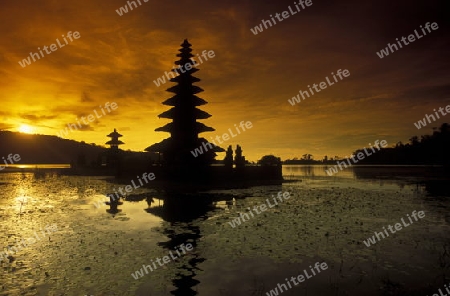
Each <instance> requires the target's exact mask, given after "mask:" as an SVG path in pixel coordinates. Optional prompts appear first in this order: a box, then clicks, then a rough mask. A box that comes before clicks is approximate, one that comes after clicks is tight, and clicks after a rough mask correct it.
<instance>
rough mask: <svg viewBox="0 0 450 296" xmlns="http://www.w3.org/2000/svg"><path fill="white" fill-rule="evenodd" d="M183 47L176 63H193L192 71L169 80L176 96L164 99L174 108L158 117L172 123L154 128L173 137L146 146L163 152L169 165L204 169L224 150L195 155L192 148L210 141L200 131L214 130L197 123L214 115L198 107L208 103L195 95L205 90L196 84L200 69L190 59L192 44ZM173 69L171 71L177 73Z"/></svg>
mask: <svg viewBox="0 0 450 296" xmlns="http://www.w3.org/2000/svg"><path fill="white" fill-rule="evenodd" d="M181 46H182V48H181V49H180V50H179V51H180V53H179V54H177V56H178V57H180V59H179V60H178V61H176V62H175V64H176V65H179V66H183V67H185V65H187V64H190V65H191V67H185V69H186V68H190V69H189V70H185V71H184V73H180V75H179V76H175V75H174V77H173V78H171V79H170V81H171V82H175V83H177V85H175V86H173V87H171V88H169V89H167V91H169V92H172V93H174V94H175V95H174V96H173V97H171V98H169V99H167V100H166V101H164V102H163V104H164V105H167V106H172V108H171V109H169V110H167V111H165V112H163V113H161V114H160V115H159V118H167V119H172V122H170V123H168V124H166V125H164V126H163V127H159V128H157V129H155V131H158V132H168V133H170V138H167V139H165V140H163V141H161V142H159V143H156V144H153V145H151V146H150V147H147V148H146V149H145V150H146V151H149V152H157V153H160V154H162V155H163V159H164V164H165V165H166V166H170V167H174V168H175V167H178V168H181V167H189V168H191V169H192V168H202V167H205V166H209V165H211V164H212V163H213V162H214V159H215V157H216V152H224V151H225V150H224V149H223V148H221V147H218V146H214V145H212V144H210V145H212V149H209V150H208V151H205V152H204V153H203V154H200V155H198V156H197V157H193V155H192V153H191V151H193V150H194V149H195V148H198V147H201V146H202V145H203V143H207V142H208V141H207V140H206V139H204V138H199V134H200V133H203V132H212V131H215V129H213V128H211V127H209V126H206V125H204V124H203V123H200V122H198V121H197V120H201V119H207V118H209V117H211V115H210V114H208V113H207V112H205V111H203V110H200V109H198V108H197V107H198V106H202V105H205V104H207V102H206V101H205V100H203V99H201V98H199V97H197V96H196V94H198V93H200V92H202V91H203V89H201V88H200V87H198V86H196V85H193V84H194V83H195V82H198V81H200V79H198V78H197V77H194V76H193V75H192V74H193V73H195V72H197V71H198V69H196V68H195V62H194V61H193V60H191V58H192V57H194V55H193V54H192V53H191V52H192V49H191V44H190V43H189V42H188V41H187V40H184V42H183V44H181ZM175 71H176V70H175V69H172V72H175Z"/></svg>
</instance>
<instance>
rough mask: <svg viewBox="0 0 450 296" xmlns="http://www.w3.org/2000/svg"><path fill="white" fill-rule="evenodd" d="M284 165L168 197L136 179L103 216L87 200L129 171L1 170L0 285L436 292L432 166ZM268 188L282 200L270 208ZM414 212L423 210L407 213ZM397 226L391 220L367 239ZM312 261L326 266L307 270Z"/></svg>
mask: <svg viewBox="0 0 450 296" xmlns="http://www.w3.org/2000/svg"><path fill="white" fill-rule="evenodd" d="M284 175H285V176H286V179H300V180H301V181H295V182H292V183H286V184H284V185H282V186H265V187H262V186H261V187H253V188H249V189H239V190H220V191H219V190H217V191H210V192H205V193H201V194H199V195H196V196H181V197H180V196H167V195H165V194H164V192H156V191H154V190H152V189H148V188H139V189H135V190H133V192H132V193H130V194H129V196H128V197H127V201H124V203H123V205H120V206H119V209H120V210H121V211H120V212H118V213H110V212H108V211H107V210H108V207H106V206H101V207H100V208H96V207H95V206H94V205H93V204H94V203H95V202H97V201H102V200H103V195H104V193H107V192H114V189H116V190H118V188H119V187H120V186H124V185H128V184H130V182H131V180H128V181H127V180H126V181H125V184H122V185H120V184H115V183H113V182H111V180H109V179H108V178H106V177H104V178H102V177H95V178H94V177H76V176H62V177H60V176H56V175H51V174H50V175H45V176H42V175H37V176H36V175H34V174H33V173H3V174H0V190H1V191H0V192H1V193H0V250H3V249H4V248H6V250H4V251H6V252H7V253H8V254H5V253H3V255H0V260H1V262H0V267H1V273H0V295H95V296H97V295H204V296H210V295H242V296H245V295H276V294H275V290H273V289H275V288H277V289H279V288H280V287H281V288H282V289H283V290H284V292H283V293H282V295H432V294H433V293H439V292H438V289H441V290H442V291H443V292H444V293H445V287H444V284H448V283H449V282H450V272H449V267H450V235H449V230H450V229H449V222H450V213H449V211H448V209H449V198H450V194H449V186H448V183H449V181H450V180H449V179H446V178H444V177H443V175H442V173H441V171H440V169H439V168H428V167H421V168H410V167H378V168H374V167H366V168H361V167H358V168H354V169H353V168H349V169H346V170H344V171H342V172H340V173H338V174H336V175H335V176H332V177H330V176H328V175H326V173H325V172H324V167H320V166H313V167H311V166H286V167H284ZM156 178H157V176H156ZM278 192H282V193H285V192H289V193H290V197H289V198H288V199H279V200H278V204H277V205H276V204H275V201H274V200H273V198H274V197H275V196H277V194H278ZM199 196H201V197H202V199H198V197H199ZM272 196H274V197H272ZM179 198H182V199H181V200H179ZM280 198H282V197H280ZM164 199H165V201H164ZM183 200H189V202H183ZM191 200H192V201H191ZM194 200H197V201H194ZM199 200H216V201H215V202H212V203H206V202H200V201H199ZM262 205H266V206H265V208H266V209H265V210H264V211H263V210H262V209H261V206H262ZM255 206H257V207H258V208H257V209H259V214H257V212H256V211H255V210H252V209H253V208H254V207H255ZM263 208H264V207H263ZM414 211H416V213H417V212H419V211H423V212H424V215H425V217H423V218H421V219H420V218H419V219H418V220H417V221H415V220H412V221H413V223H411V221H410V220H408V217H407V215H409V216H410V217H411V215H412V213H413V212H414ZM250 212H251V213H252V214H253V217H252V215H251V214H250ZM241 214H242V215H241ZM244 214H247V215H248V216H249V218H248V219H246V221H245V222H242V220H240V222H241V224H240V225H238V224H237V223H236V220H235V219H236V218H238V217H244V218H245V215H244ZM402 219H403V221H402ZM412 219H414V218H412ZM233 221H234V224H233ZM404 222H406V224H407V226H405V224H403V223H404ZM396 223H400V226H402V229H401V230H398V231H397V232H396V233H395V234H392V233H390V232H388V234H389V236H386V237H385V238H382V237H381V235H380V234H379V237H380V240H379V241H378V240H374V242H375V244H371V245H370V246H369V247H367V246H366V244H365V243H364V241H366V243H367V239H368V238H370V237H372V236H373V235H374V232H375V231H376V232H382V231H383V227H385V229H387V228H388V226H389V225H392V227H394V225H395V224H396ZM232 224H233V226H234V227H233V226H232ZM402 224H403V225H402ZM397 226H398V225H397ZM49 229H50V230H49ZM387 231H388V230H387ZM394 231H395V228H394ZM183 244H184V246H192V249H190V250H187V251H186V249H185V251H184V252H183V251H182V248H180V245H183ZM8 246H9V247H10V250H9V252H8ZM177 251H178V253H177ZM165 256H166V257H165ZM171 256H172V257H171ZM174 257H175V258H174ZM317 262H319V263H326V266H327V269H325V270H321V271H320V272H318V271H317V269H315V270H316V274H315V275H313V273H312V272H311V268H310V267H309V266H310V265H311V266H312V267H314V264H315V263H317ZM144 267H145V268H144ZM152 269H153V271H152ZM304 270H306V273H307V274H308V275H309V278H307V279H304V281H303V282H301V283H299V281H298V276H299V275H305V271H304ZM136 271H138V273H136ZM133 275H134V276H133ZM292 277H295V279H297V280H296V281H295V282H297V284H294V281H292V280H291V278H292ZM135 278H136V279H135ZM286 279H288V281H290V282H289V284H288V283H287V282H286ZM282 284H284V287H286V288H284V287H283V285H282ZM289 285H290V286H291V287H289ZM271 290H273V291H272V292H270V291H271ZM271 293H272V294H271ZM277 293H280V290H278V291H277Z"/></svg>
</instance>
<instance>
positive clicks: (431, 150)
mask: <svg viewBox="0 0 450 296" xmlns="http://www.w3.org/2000/svg"><path fill="white" fill-rule="evenodd" d="M433 130H434V132H433V134H431V135H422V136H421V137H420V139H419V137H417V136H414V137H412V138H410V139H409V143H406V144H403V143H402V142H398V143H397V144H396V145H395V146H394V147H388V148H382V149H381V150H380V151H378V150H377V149H375V151H376V153H373V154H372V155H370V156H368V157H365V158H364V159H362V160H359V161H358V163H357V164H390V165H446V166H449V165H450V125H449V124H448V123H443V124H442V125H441V126H440V127H439V128H433ZM367 149H368V148H367ZM368 151H370V152H371V150H369V149H368ZM358 152H363V153H364V148H361V149H358V150H356V151H355V152H353V154H352V155H356V154H357V153H358ZM343 159H344V158H339V157H336V156H335V157H334V158H330V159H328V158H327V157H326V156H325V158H324V159H323V160H314V159H313V156H312V155H311V154H304V155H303V157H302V158H301V159H298V158H294V159H287V160H285V161H283V164H335V163H336V161H337V160H343Z"/></svg>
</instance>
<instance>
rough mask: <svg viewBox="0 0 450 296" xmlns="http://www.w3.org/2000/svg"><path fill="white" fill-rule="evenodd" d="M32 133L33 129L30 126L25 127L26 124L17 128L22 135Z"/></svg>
mask: <svg viewBox="0 0 450 296" xmlns="http://www.w3.org/2000/svg"><path fill="white" fill-rule="evenodd" d="M33 131H34V129H33V128H32V127H31V126H29V125H26V124H22V125H21V126H20V127H19V132H21V133H24V134H31V133H33Z"/></svg>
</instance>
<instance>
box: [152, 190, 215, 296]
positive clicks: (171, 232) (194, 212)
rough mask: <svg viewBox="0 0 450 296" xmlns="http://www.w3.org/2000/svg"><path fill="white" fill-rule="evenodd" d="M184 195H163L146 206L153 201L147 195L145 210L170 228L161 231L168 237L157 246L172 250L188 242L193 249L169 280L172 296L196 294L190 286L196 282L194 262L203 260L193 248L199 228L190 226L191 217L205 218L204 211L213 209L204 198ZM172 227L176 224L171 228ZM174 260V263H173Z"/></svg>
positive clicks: (195, 248) (193, 285)
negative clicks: (171, 286)
mask: <svg viewBox="0 0 450 296" xmlns="http://www.w3.org/2000/svg"><path fill="white" fill-rule="evenodd" d="M195 200H197V201H193V199H192V198H186V197H185V196H173V195H172V196H170V197H166V198H164V203H163V205H159V206H154V207H150V205H151V203H152V202H154V199H153V198H148V199H147V200H146V201H147V204H148V206H149V207H148V208H147V209H146V211H147V212H148V213H151V214H153V215H156V216H159V217H161V218H163V219H164V220H165V221H167V222H169V223H170V227H168V228H165V229H164V231H163V234H164V235H166V236H167V237H168V238H169V240H168V241H166V242H160V243H158V246H160V247H163V248H164V249H167V250H171V251H173V250H175V248H176V247H177V246H179V245H181V244H186V243H190V244H192V245H193V247H194V250H193V251H192V252H189V253H188V254H186V255H184V256H190V258H189V260H188V264H187V265H182V266H178V272H177V273H176V278H174V279H173V280H172V283H173V285H174V286H175V287H176V289H175V290H173V291H171V292H170V293H171V294H172V295H179V296H190V295H197V292H196V291H195V290H194V289H193V288H194V287H195V286H196V285H198V284H199V283H200V282H199V281H198V280H196V279H195V277H196V275H197V271H198V270H200V269H199V267H198V265H199V264H200V263H202V262H204V261H205V260H206V259H205V258H202V257H201V254H200V252H199V251H198V249H197V245H198V240H199V239H201V237H202V235H201V232H200V228H199V227H198V226H196V225H194V223H193V221H194V220H198V219H200V220H205V219H206V218H207V217H206V213H207V212H208V211H211V210H213V209H214V205H213V203H212V202H211V200H208V198H204V199H195ZM172 226H176V227H173V228H172ZM174 263H176V262H174Z"/></svg>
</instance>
